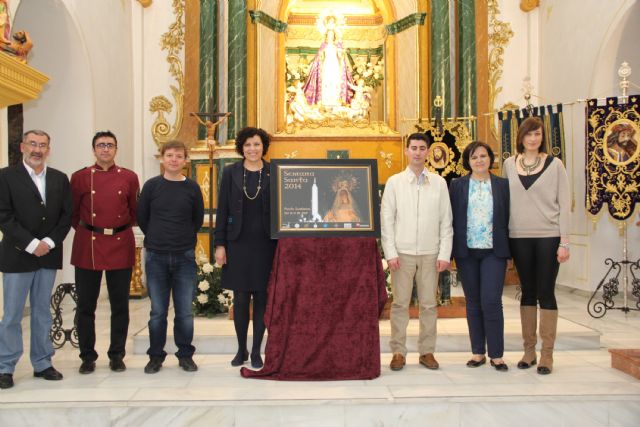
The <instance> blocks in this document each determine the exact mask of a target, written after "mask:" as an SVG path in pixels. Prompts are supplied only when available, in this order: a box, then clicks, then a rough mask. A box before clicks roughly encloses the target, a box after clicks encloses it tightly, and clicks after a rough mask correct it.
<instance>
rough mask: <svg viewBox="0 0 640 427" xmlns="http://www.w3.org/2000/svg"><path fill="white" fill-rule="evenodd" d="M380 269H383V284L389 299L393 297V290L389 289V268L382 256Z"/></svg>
mask: <svg viewBox="0 0 640 427" xmlns="http://www.w3.org/2000/svg"><path fill="white" fill-rule="evenodd" d="M382 270H383V271H384V278H385V286H386V287H387V296H388V297H389V299H392V298H393V290H392V289H391V269H389V264H388V263H387V260H386V259H384V258H382Z"/></svg>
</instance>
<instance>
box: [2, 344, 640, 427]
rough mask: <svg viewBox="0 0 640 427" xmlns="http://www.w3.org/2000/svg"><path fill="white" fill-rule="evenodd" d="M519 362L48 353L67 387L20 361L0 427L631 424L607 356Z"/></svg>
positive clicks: (638, 395) (628, 391)
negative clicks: (152, 363) (348, 372)
mask: <svg viewBox="0 0 640 427" xmlns="http://www.w3.org/2000/svg"><path fill="white" fill-rule="evenodd" d="M519 357H520V352H519V351H518V352H507V353H505V360H507V361H508V362H509V363H510V367H511V369H510V370H509V372H506V373H505V372H496V371H495V370H494V369H492V368H491V367H490V366H489V365H488V364H487V365H486V366H483V367H480V368H475V369H469V368H467V367H466V366H465V362H466V360H467V359H468V354H467V353H446V352H441V353H439V360H440V369H439V370H437V371H430V370H428V369H424V368H423V367H422V366H420V365H418V363H417V359H418V354H417V353H410V354H409V355H408V359H407V360H408V363H407V366H406V367H405V369H403V370H402V371H399V372H393V371H391V370H389V368H388V365H389V361H390V359H391V355H390V354H383V355H382V360H381V363H382V372H381V376H380V377H379V378H376V379H374V380H371V381H364V380H362V381H316V382H313V381H265V380H248V379H245V378H242V377H241V376H240V375H239V374H238V368H237V367H235V368H234V367H232V366H230V364H229V357H228V355H202V354H196V356H195V358H194V359H195V361H196V363H197V364H198V366H199V367H200V369H199V371H198V372H190V373H188V372H184V371H182V369H180V368H178V366H177V361H176V359H175V358H174V357H170V358H168V359H167V361H166V362H165V364H164V366H163V368H162V370H161V371H160V372H159V373H157V374H155V375H148V374H145V373H144V371H143V368H144V365H145V364H146V363H147V361H148V359H147V357H146V356H144V355H128V356H127V357H126V359H125V361H126V363H127V371H126V372H120V373H116V372H112V371H110V370H109V368H108V366H107V362H106V361H105V360H102V359H99V360H98V364H97V368H96V371H95V372H94V373H93V374H91V375H81V374H79V373H78V370H77V369H78V364H79V362H78V358H77V350H75V349H71V348H69V347H68V346H67V347H66V348H65V349H63V350H61V351H60V352H59V354H56V367H57V368H58V369H59V370H60V371H61V372H63V373H64V376H65V378H64V380H63V381H42V380H41V379H38V378H34V377H33V373H32V370H31V366H30V365H29V363H28V361H22V362H23V363H21V364H20V365H19V367H18V368H19V369H18V371H17V372H16V375H15V376H14V377H15V380H16V386H15V387H14V388H13V389H11V390H1V391H0V420H1V421H0V425H2V426H7V427H8V426H39V427H49V426H51V427H54V426H56V427H57V426H85V425H86V426H91V427H108V426H137V427H158V426H172V427H187V426H188V427H193V426H213V425H215V426H220V427H244V426H246V427H259V426H274V427H279V426H282V427H290V426H305V427H315V426H318V427H320V426H321V427H334V426H335V427H345V426H347V427H350V426H354V427H356V426H357V427H369V426H371V427H373V426H401V427H405V426H406V427H412V426H422V425H434V426H441V427H464V426H492V427H503V426H504V427H510V426H516V425H517V426H519V427H540V426H545V427H556V426H557V427H561V426H562V427H564V426H589V427H591V426H603V427H604V426H623V427H626V426H629V427H631V426H634V427H635V426H637V425H638V419H639V417H640V385H639V384H638V381H637V380H636V379H635V378H633V377H631V376H629V375H626V374H623V373H622V372H620V371H618V370H616V369H613V368H611V365H610V363H611V362H610V357H609V353H608V352H607V351H606V350H593V351H589V350H587V351H576V352H572V351H560V352H557V353H556V354H555V355H554V359H555V363H554V371H553V374H552V375H538V374H537V373H536V371H535V369H527V370H520V369H516V368H515V361H516V360H518V358H519Z"/></svg>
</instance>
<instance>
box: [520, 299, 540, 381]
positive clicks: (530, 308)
mask: <svg viewBox="0 0 640 427" xmlns="http://www.w3.org/2000/svg"><path fill="white" fill-rule="evenodd" d="M537 317H538V307H537V306H535V305H521V306H520V323H521V324H522V341H523V347H524V355H523V356H522V359H520V361H519V362H518V369H529V368H530V367H532V366H533V365H535V364H536V343H537V339H536V327H537V326H538V319H537Z"/></svg>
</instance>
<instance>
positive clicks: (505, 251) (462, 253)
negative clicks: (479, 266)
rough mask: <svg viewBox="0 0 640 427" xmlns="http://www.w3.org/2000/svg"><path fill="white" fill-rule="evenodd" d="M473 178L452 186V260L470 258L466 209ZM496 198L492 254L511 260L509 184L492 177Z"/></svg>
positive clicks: (467, 177)
mask: <svg viewBox="0 0 640 427" xmlns="http://www.w3.org/2000/svg"><path fill="white" fill-rule="evenodd" d="M470 179H471V175H466V176H463V177H461V178H456V179H454V180H453V181H451V185H450V186H449V197H450V198H451V210H452V213H453V251H452V257H453V258H464V257H467V256H469V249H468V248H467V207H468V206H469V180H470ZM491 192H492V194H493V251H494V253H495V255H496V256H498V257H500V258H511V253H510V252H509V203H510V201H509V181H508V180H507V179H506V178H500V177H497V176H495V175H493V174H491Z"/></svg>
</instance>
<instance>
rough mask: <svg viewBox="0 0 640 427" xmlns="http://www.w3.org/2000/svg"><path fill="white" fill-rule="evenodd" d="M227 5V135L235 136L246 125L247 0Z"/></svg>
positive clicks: (239, 0)
mask: <svg viewBox="0 0 640 427" xmlns="http://www.w3.org/2000/svg"><path fill="white" fill-rule="evenodd" d="M228 5H229V24H228V32H229V39H228V45H229V48H228V49H229V54H228V79H229V84H228V95H227V100H228V109H229V111H231V112H232V113H233V116H231V117H229V120H228V122H227V123H228V125H229V127H228V133H227V137H228V138H230V139H233V138H235V136H236V134H237V133H238V131H239V130H240V129H242V128H243V127H244V126H246V125H247V2H246V0H232V1H229V2H228Z"/></svg>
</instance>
